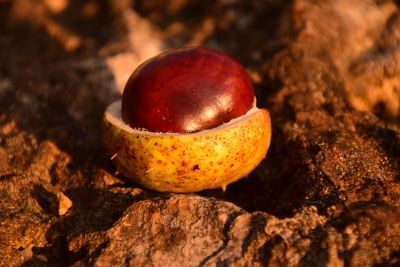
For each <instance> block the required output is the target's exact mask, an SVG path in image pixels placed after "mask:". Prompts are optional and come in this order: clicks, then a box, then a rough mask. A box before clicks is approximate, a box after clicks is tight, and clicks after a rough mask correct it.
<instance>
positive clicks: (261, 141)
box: [103, 102, 271, 192]
mask: <svg viewBox="0 0 400 267" xmlns="http://www.w3.org/2000/svg"><path fill="white" fill-rule="evenodd" d="M244 116H245V118H240V119H239V120H236V121H233V122H231V123H228V124H224V125H222V126H219V127H216V128H214V129H212V130H207V131H201V132H196V133H191V134H171V133H166V134H165V133H164V134H162V133H152V132H147V131H139V130H134V129H132V128H130V127H129V126H127V125H125V124H124V123H123V122H122V120H121V117H120V102H115V103H113V104H111V105H110V106H109V107H108V109H107V111H106V112H105V115H104V121H103V122H104V123H103V138H104V142H105V144H106V146H107V148H108V150H109V151H110V153H111V154H110V155H111V156H112V160H113V163H114V164H115V165H116V168H117V170H118V171H119V172H121V173H122V174H124V175H125V176H126V177H128V178H130V179H132V180H134V181H136V182H138V183H139V184H141V185H143V186H145V187H147V188H149V189H153V190H156V191H169V192H197V191H201V190H204V189H212V188H218V187H221V188H223V189H225V187H226V186H227V185H228V184H230V183H232V182H234V181H236V180H238V179H240V178H242V177H245V176H246V175H248V174H249V173H250V172H251V171H252V170H253V169H254V168H255V167H256V166H257V165H258V164H259V163H260V162H261V160H262V159H263V158H264V157H265V154H266V152H267V150H268V147H269V144H270V139H271V122H270V117H269V114H268V111H266V110H263V109H256V110H255V111H253V112H249V113H248V114H246V115H244Z"/></svg>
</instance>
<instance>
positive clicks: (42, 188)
mask: <svg viewBox="0 0 400 267" xmlns="http://www.w3.org/2000/svg"><path fill="white" fill-rule="evenodd" d="M188 45H205V46H208V47H212V48H216V49H219V50H222V51H225V52H227V53H229V54H231V55H233V56H234V57H235V58H237V59H238V60H239V61H240V62H241V63H243V65H244V66H245V67H246V68H247V70H248V71H249V74H250V77H251V78H252V80H253V82H254V84H255V90H256V93H257V97H258V103H259V105H260V106H262V107H265V108H267V109H269V110H270V114H271V118H272V125H273V129H272V130H273V138H272V144H271V148H270V150H269V152H268V155H267V157H266V158H265V160H264V161H263V162H262V163H261V164H260V166H259V167H258V168H257V169H256V170H255V171H254V172H253V173H251V175H249V177H248V178H246V179H242V180H240V181H238V182H236V183H234V184H232V185H230V186H229V187H228V188H227V191H226V192H225V193H222V192H221V191H220V190H209V191H205V192H200V193H198V194H170V193H157V192H152V191H149V190H146V189H144V188H142V187H140V186H139V185H137V184H135V183H133V182H130V181H129V180H127V179H126V178H124V177H123V176H121V175H115V174H114V173H115V169H114V167H113V166H112V163H111V161H110V159H109V156H108V155H107V153H106V151H105V150H104V148H103V145H102V142H101V132H100V122H101V118H102V115H103V112H104V109H105V107H106V106H107V105H108V104H109V103H111V102H113V101H114V100H116V99H118V98H120V92H121V91H122V89H123V86H124V83H125V81H126V79H127V77H128V76H129V75H130V73H131V71H132V70H133V69H134V68H135V67H136V66H137V65H138V64H140V63H141V62H143V61H144V60H146V59H147V58H149V57H151V56H153V55H155V54H157V53H158V52H160V51H162V50H163V49H167V48H171V47H180V46H188ZM399 77H400V3H399V1H389V0H387V1H385V0H375V1H372V0H328V1H325V0H321V1H317V0H292V1H279V0H265V1H238V0H233V1H229V0H216V1H200V0H197V1H187V0H177V1H166V0H162V1H144V0H143V1H140V0H138V1H131V0H124V1H111V0H109V1H107V0H103V1H100V0H98V1H96V0H88V1H69V0H43V1H37V0H14V1H9V0H2V1H0V196H1V202H0V265H1V266H64V265H65V266H92V265H96V266H127V265H131V266H250V265H251V266H264V265H268V266H299V265H303V266H344V265H346V266H398V265H400V241H399V240H400V128H399V122H400V119H399V118H400V78H399Z"/></svg>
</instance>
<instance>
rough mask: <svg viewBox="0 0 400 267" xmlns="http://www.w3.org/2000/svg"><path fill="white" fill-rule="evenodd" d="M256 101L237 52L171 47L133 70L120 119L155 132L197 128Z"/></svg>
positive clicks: (222, 120) (226, 119) (241, 111)
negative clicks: (233, 56) (236, 56)
mask: <svg viewBox="0 0 400 267" xmlns="http://www.w3.org/2000/svg"><path fill="white" fill-rule="evenodd" d="M253 101H254V93H253V88H252V85H251V82H250V80H249V78H248V76H247V73H246V71H245V69H244V68H243V67H242V66H241V65H240V64H239V63H238V62H237V61H236V60H234V59H233V58H231V57H229V56H227V55H226V54H223V53H221V52H218V51H215V50H212V49H208V48H204V47H191V48H182V49H173V50H169V51H166V52H164V53H162V54H160V55H158V56H156V57H153V58H151V59H150V60H148V61H146V62H145V63H143V64H142V65H141V66H140V67H139V68H138V69H137V70H136V71H135V72H134V73H133V74H132V75H131V77H130V78H129V80H128V82H127V84H126V86H125V89H124V92H123V95H122V119H123V120H124V121H125V122H126V123H127V124H129V125H130V126H131V127H133V128H137V129H146V130H148V131H151V132H164V133H165V132H173V133H189V132H197V131H201V130H206V129H211V128H214V127H216V126H218V125H221V124H223V123H226V122H229V121H230V120H232V119H234V118H237V117H239V116H242V115H243V114H245V113H246V112H247V111H248V110H249V109H250V108H251V107H252V105H253Z"/></svg>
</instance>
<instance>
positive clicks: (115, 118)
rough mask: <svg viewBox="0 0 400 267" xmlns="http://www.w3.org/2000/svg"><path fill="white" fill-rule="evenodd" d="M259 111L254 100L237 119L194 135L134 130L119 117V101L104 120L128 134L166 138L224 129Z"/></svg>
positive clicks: (110, 106) (200, 132)
mask: <svg viewBox="0 0 400 267" xmlns="http://www.w3.org/2000/svg"><path fill="white" fill-rule="evenodd" d="M257 111H259V109H258V108H257V106H256V100H255V99H254V103H253V107H252V108H251V109H250V110H249V111H247V112H246V114H244V115H243V116H240V117H239V118H236V119H233V120H231V121H229V122H226V123H223V124H221V125H219V126H217V127H214V128H212V129H207V130H203V131H199V132H195V133H157V132H150V131H146V130H139V129H134V128H132V127H130V126H129V125H128V124H126V123H125V122H124V121H123V120H122V117H121V100H118V101H116V102H114V103H112V104H110V105H109V106H108V107H107V109H106V113H105V116H106V120H107V121H108V122H110V123H111V124H114V125H115V126H117V127H118V128H121V129H123V130H124V131H126V132H128V133H133V134H145V135H155V136H160V135H166V136H177V135H189V134H191V135H193V134H203V133H207V132H212V131H215V130H218V129H222V128H226V127H231V126H234V125H236V124H238V123H240V122H242V121H243V120H246V119H247V118H248V117H249V116H252V115H253V114H255V113H256V112H257Z"/></svg>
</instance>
